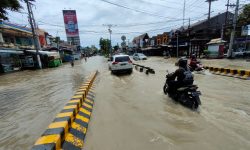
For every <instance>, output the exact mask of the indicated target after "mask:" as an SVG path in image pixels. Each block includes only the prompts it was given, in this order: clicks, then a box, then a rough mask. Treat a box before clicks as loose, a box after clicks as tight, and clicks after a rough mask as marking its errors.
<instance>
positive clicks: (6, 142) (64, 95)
mask: <svg viewBox="0 0 250 150" xmlns="http://www.w3.org/2000/svg"><path fill="white" fill-rule="evenodd" d="M102 61H103V59H102V58H101V57H93V58H90V59H88V61H87V62H85V61H84V60H82V61H75V66H74V67H73V68H72V67H71V65H70V64H65V65H63V66H60V67H59V68H53V69H44V70H35V71H22V72H16V73H11V74H5V75H2V76H0V104H1V105H0V149H1V150H8V149H12V150H13V149H15V150H19V149H20V150H24V149H30V148H31V147H32V146H33V144H34V143H35V141H36V140H37V139H38V137H40V135H41V134H42V133H43V132H44V131H45V129H46V128H47V126H48V125H49V124H50V123H51V121H52V120H53V119H54V118H55V115H56V114H57V113H58V112H60V111H61V110H62V108H63V106H64V105H65V104H66V103H67V102H68V101H69V99H70V98H71V96H72V95H73V94H74V93H75V91H76V90H77V89H78V88H79V86H80V85H81V84H82V83H83V82H84V79H85V78H86V77H87V76H88V75H90V74H91V73H92V72H93V71H95V70H97V69H98V70H100V69H101V66H100V64H102Z"/></svg>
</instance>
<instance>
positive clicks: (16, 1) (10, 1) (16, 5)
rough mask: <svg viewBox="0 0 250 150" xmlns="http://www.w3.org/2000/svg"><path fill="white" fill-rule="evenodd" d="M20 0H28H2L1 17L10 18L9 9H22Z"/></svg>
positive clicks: (0, 4)
mask: <svg viewBox="0 0 250 150" xmlns="http://www.w3.org/2000/svg"><path fill="white" fill-rule="evenodd" d="M20 1H26V0H1V3H0V19H3V20H8V17H7V15H8V13H7V10H11V11H19V10H20V9H22V6H21V4H20ZM28 1H35V0H28Z"/></svg>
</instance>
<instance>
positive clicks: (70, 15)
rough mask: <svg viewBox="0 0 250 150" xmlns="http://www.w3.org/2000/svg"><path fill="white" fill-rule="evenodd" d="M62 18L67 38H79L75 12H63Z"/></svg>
mask: <svg viewBox="0 0 250 150" xmlns="http://www.w3.org/2000/svg"><path fill="white" fill-rule="evenodd" d="M63 18H64V25H65V30H66V35H67V37H79V30H78V25H77V18H76V11H75V10H63Z"/></svg>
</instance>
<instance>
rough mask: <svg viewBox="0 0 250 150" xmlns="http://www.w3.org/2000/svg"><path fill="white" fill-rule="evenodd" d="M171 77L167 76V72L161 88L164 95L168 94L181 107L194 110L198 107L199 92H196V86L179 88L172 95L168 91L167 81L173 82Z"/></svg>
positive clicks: (170, 75) (199, 103) (199, 102)
mask: <svg viewBox="0 0 250 150" xmlns="http://www.w3.org/2000/svg"><path fill="white" fill-rule="evenodd" d="M171 77H172V74H169V73H168V71H167V75H166V82H165V84H164V86H163V92H164V93H165V94H168V95H169V97H171V98H172V99H173V100H175V101H177V102H179V103H180V104H182V105H183V106H186V107H188V108H191V109H193V110H196V109H197V108H198V107H199V105H201V101H200V97H199V95H201V92H200V91H197V89H198V86H197V85H190V86H185V87H181V88H178V89H177V91H176V92H174V93H172V92H170V90H169V81H172V80H173V78H171Z"/></svg>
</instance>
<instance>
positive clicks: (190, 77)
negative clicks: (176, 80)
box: [183, 70, 194, 85]
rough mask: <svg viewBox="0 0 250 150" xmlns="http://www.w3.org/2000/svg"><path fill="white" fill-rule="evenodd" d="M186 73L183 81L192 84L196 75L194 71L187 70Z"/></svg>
mask: <svg viewBox="0 0 250 150" xmlns="http://www.w3.org/2000/svg"><path fill="white" fill-rule="evenodd" d="M184 75H185V78H184V79H183V82H184V83H185V84H188V85H189V84H190V85H192V84H193V82H194V76H193V74H192V72H191V71H190V70H185V72H184Z"/></svg>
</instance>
